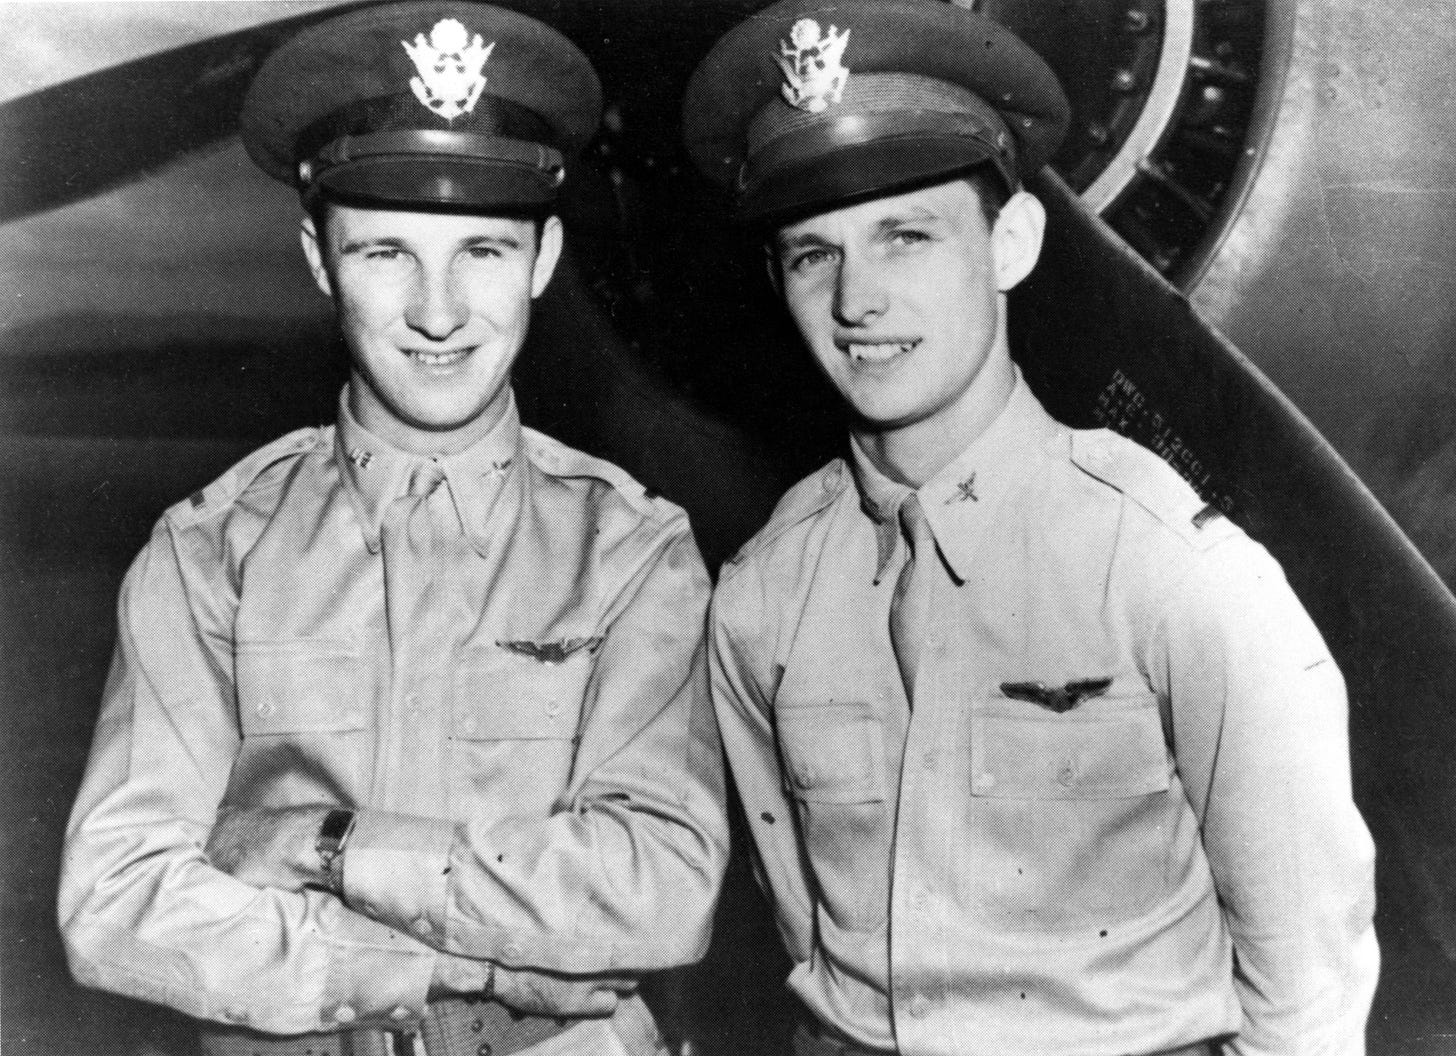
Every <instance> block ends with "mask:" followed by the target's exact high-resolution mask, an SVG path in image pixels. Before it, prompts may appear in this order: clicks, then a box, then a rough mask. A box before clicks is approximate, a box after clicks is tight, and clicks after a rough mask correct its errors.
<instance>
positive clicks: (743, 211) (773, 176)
mask: <svg viewBox="0 0 1456 1056" xmlns="http://www.w3.org/2000/svg"><path fill="white" fill-rule="evenodd" d="M988 161H989V162H991V163H992V165H993V167H994V168H995V170H996V172H997V173H998V175H1000V177H1001V179H1002V181H1003V182H1004V183H1005V184H1006V185H1007V188H1008V189H1014V188H1015V184H1014V183H1013V182H1012V178H1011V176H1010V173H1009V172H1008V171H1007V169H1006V165H1005V162H1004V160H1003V159H1002V158H1001V156H1000V155H998V154H997V153H996V152H995V150H993V149H992V148H991V147H990V146H988V145H986V144H984V143H980V142H978V141H976V140H973V139H968V138H965V137H960V136H955V137H950V136H939V137H915V138H903V139H880V140H876V141H875V142H873V143H864V144H858V145H855V146H851V147H845V148H843V149H842V150H837V151H834V152H832V153H830V154H824V155H821V156H819V157H817V158H814V159H812V160H809V161H805V162H803V163H802V164H798V165H786V166H784V167H783V168H781V169H778V170H776V171H774V172H772V173H769V174H768V175H766V176H764V177H763V178H762V179H761V180H760V181H759V182H758V183H757V185H756V186H754V187H752V188H750V189H749V190H748V191H747V192H746V193H745V194H744V195H743V197H742V198H741V199H740V200H739V203H738V209H737V218H738V219H739V220H740V221H742V222H744V223H755V222H763V221H768V220H784V219H787V218H789V217H792V216H795V215H806V214H809V213H822V212H825V211H827V210H829V209H834V208H837V207H838V206H841V205H845V204H848V203H850V202H851V201H857V200H861V199H864V198H869V197H873V196H877V195H880V194H883V193H886V192H889V191H894V190H898V189H901V188H905V187H909V186H913V185H915V184H920V183H925V182H927V181H929V180H933V179H935V178H936V177H942V176H943V177H949V176H952V175H954V174H955V173H957V172H961V171H963V170H966V169H970V168H974V167H975V166H977V165H980V164H982V163H984V162H988Z"/></svg>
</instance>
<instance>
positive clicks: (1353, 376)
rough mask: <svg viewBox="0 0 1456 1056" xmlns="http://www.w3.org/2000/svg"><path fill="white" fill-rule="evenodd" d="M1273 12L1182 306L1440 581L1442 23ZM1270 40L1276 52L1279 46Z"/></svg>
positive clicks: (1346, 8) (1448, 374) (1453, 35)
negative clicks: (1211, 242) (1256, 131)
mask: <svg viewBox="0 0 1456 1056" xmlns="http://www.w3.org/2000/svg"><path fill="white" fill-rule="evenodd" d="M1452 14H1453V9H1452V5H1451V4H1450V3H1449V2H1432V0H1418V2H1413V3H1409V4H1402V5H1399V6H1394V7H1381V8H1379V9H1378V10H1377V9H1373V8H1371V7H1370V5H1369V4H1364V3H1359V2H1356V0H1272V2H1271V16H1272V17H1271V19H1270V25H1271V28H1272V29H1274V30H1275V31H1276V33H1275V34H1274V36H1273V40H1274V42H1275V44H1276V46H1274V47H1273V48H1272V49H1271V54H1270V55H1269V61H1268V63H1266V68H1268V69H1269V72H1268V73H1266V74H1265V76H1266V79H1269V80H1270V82H1271V84H1272V83H1274V81H1273V77H1271V74H1273V75H1276V76H1277V77H1278V81H1279V83H1280V84H1281V85H1282V89H1281V90H1280V91H1279V92H1278V93H1277V94H1275V95H1274V96H1273V97H1272V98H1270V99H1268V100H1267V103H1268V104H1269V105H1270V109H1272V111H1273V115H1272V121H1271V123H1270V133H1269V137H1268V145H1267V149H1266V151H1265V154H1264V157H1263V159H1262V164H1261V165H1260V166H1259V169H1258V171H1257V172H1256V173H1255V174H1254V178H1253V180H1252V182H1251V185H1250V187H1249V189H1248V193H1247V197H1246V199H1245V200H1244V201H1243V203H1242V207H1241V208H1240V210H1239V212H1238V215H1237V216H1236V217H1235V218H1234V219H1233V221H1232V224H1231V226H1230V227H1229V229H1228V231H1227V234H1226V236H1225V238H1224V239H1223V241H1222V243H1221V244H1220V245H1219V246H1218V247H1217V250H1216V252H1215V254H1214V255H1213V257H1212V259H1211V260H1210V261H1209V262H1208V265H1207V267H1206V269H1205V270H1204V272H1203V274H1202V275H1201V277H1199V278H1198V281H1197V283H1196V285H1194V286H1193V287H1192V289H1191V292H1190V296H1191V299H1192V302H1193V304H1194V306H1195V307H1196V308H1197V309H1198V311H1199V312H1200V313H1201V314H1203V315H1204V316H1205V317H1206V318H1207V319H1209V320H1210V321H1212V322H1213V323H1214V324H1215V325H1217V326H1218V327H1219V328H1220V329H1221V330H1222V331H1223V332H1224V333H1226V334H1227V335H1228V336H1229V338H1230V339H1231V340H1232V341H1233V342H1234V343H1235V344H1236V345H1237V346H1238V347H1239V348H1240V349H1241V350H1242V351H1243V352H1244V353H1245V354H1246V355H1248V356H1249V358H1250V359H1251V360H1253V361H1254V362H1255V363H1257V364H1258V365H1259V366H1260V368H1261V369H1263V371H1264V372H1265V373H1266V374H1268V376H1269V377H1270V378H1271V379H1272V380H1273V381H1274V383H1275V384H1276V385H1278V386H1279V388H1280V389H1281V390H1282V391H1283V392H1284V393H1285V394H1286V395H1287V396H1288V397H1289V398H1290V400H1292V401H1293V402H1294V403H1295V404H1296V405H1297V406H1298V407H1299V408H1300V409H1301V410H1302V411H1303V412H1304V413H1305V414H1306V415H1308V416H1309V418H1310V419H1311V421H1313V422H1314V424H1315V425H1316V426H1317V427H1318V428H1319V429H1320V430H1321V432H1323V433H1324V434H1325V436H1326V437H1328V438H1329V440H1330V442H1331V443H1332V444H1333V445H1334V446H1335V448H1336V449H1337V450H1339V452H1340V453H1341V454H1342V455H1343V456H1344V457H1345V458H1346V460H1347V461H1348V462H1349V463H1350V465H1351V466H1352V468H1353V469H1354V471H1355V472H1356V473H1357V474H1359V476H1360V477H1361V479H1362V480H1364V481H1365V483H1366V484H1367V485H1368V486H1369V487H1370V489H1371V490H1372V491H1373V492H1374V493H1375V495H1376V496H1377V497H1378V498H1379V499H1380V500H1381V502H1382V503H1384V504H1385V506H1386V507H1387V508H1388V509H1389V510H1390V512H1391V513H1392V514H1393V515H1394V517H1395V519H1396V520H1397V521H1398V522H1399V523H1400V524H1401V526H1402V527H1403V528H1404V529H1405V530H1406V531H1407V532H1408V533H1409V535H1410V536H1411V538H1412V539H1414V541H1415V542H1416V544H1417V545H1418V546H1419V547H1420V549H1421V550H1422V552H1423V553H1424V554H1425V555H1426V557H1427V558H1428V559H1429V560H1430V561H1431V563H1432V564H1433V565H1434V566H1435V567H1436V569H1437V570H1438V571H1439V572H1440V573H1441V574H1442V575H1443V576H1444V577H1445V578H1446V580H1447V582H1456V516H1453V513H1452V511H1453V509H1456V413H1453V408H1456V297H1453V296H1452V278H1451V277H1452V275H1453V274H1456V238H1453V237H1452V231H1453V230H1456V178H1453V176H1452V173H1453V172H1456V136H1453V134H1452V131H1451V129H1452V125H1451V116H1450V115H1451V114H1452V113H1453V112H1456V65H1453V63H1452V62H1451V55H1452V53H1453V49H1456V19H1453V17H1452ZM1280 38H1282V39H1280Z"/></svg>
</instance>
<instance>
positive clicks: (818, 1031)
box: [791, 1018, 1223, 1056]
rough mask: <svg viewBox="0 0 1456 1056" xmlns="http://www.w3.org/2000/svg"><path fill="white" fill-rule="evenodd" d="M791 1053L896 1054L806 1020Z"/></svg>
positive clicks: (1202, 1052) (1182, 1051)
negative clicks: (860, 1042) (837, 1033)
mask: <svg viewBox="0 0 1456 1056" xmlns="http://www.w3.org/2000/svg"><path fill="white" fill-rule="evenodd" d="M791 1051H792V1052H793V1056H897V1054H896V1053H894V1052H892V1051H891V1050H889V1049H871V1048H866V1047H865V1046H863V1045H858V1044H856V1043H855V1042H853V1041H850V1040H849V1039H848V1038H843V1037H838V1036H835V1035H834V1034H832V1033H831V1032H830V1030H829V1028H827V1027H824V1026H822V1025H821V1024H819V1023H816V1022H814V1021H812V1020H808V1019H802V1018H801V1019H800V1020H799V1025H798V1027H797V1028H795V1030H794V1040H793V1044H792V1046H791ZM1222 1051H1223V1046H1221V1045H1220V1044H1218V1042H1216V1041H1200V1042H1195V1043H1194V1044H1192V1045H1183V1046H1180V1047H1178V1048H1176V1049H1161V1050H1159V1051H1158V1052H1154V1053H1146V1054H1129V1056H1220V1054H1221V1053H1222Z"/></svg>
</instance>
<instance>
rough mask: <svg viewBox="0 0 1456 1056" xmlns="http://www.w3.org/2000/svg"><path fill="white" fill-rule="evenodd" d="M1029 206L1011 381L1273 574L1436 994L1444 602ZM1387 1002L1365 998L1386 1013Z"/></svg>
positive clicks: (1093, 241)
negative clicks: (1334, 697) (1181, 486)
mask: <svg viewBox="0 0 1456 1056" xmlns="http://www.w3.org/2000/svg"><path fill="white" fill-rule="evenodd" d="M1035 191H1036V193H1037V195H1038V196H1039V197H1040V198H1041V199H1042V200H1043V202H1045V203H1046V205H1047V208H1048V212H1049V214H1050V218H1049V222H1048V225H1047V227H1048V243H1047V246H1046V249H1045V251H1044V253H1043V256H1042V259H1041V262H1040V263H1039V264H1038V267H1037V270H1036V271H1035V272H1034V273H1033V276H1032V278H1031V279H1029V280H1028V281H1027V283H1025V284H1024V288H1023V289H1021V290H1019V291H1018V292H1017V293H1016V294H1015V297H1016V301H1017V303H1016V306H1015V307H1014V309H1013V310H1012V313H1011V319H1012V322H1013V327H1014V330H1015V333H1014V334H1013V340H1014V343H1015V347H1016V350H1017V351H1016V354H1017V357H1018V359H1019V361H1020V362H1021V363H1022V365H1023V369H1024V370H1025V372H1026V375H1027V378H1028V380H1029V381H1030V383H1031V384H1032V385H1033V387H1034V388H1035V389H1036V390H1037V391H1038V393H1039V394H1040V395H1041V396H1042V398H1043V399H1044V400H1045V401H1046V402H1047V405H1048V407H1049V408H1050V409H1051V410H1052V411H1053V413H1055V414H1056V415H1057V416H1058V417H1060V418H1062V419H1063V420H1064V421H1067V422H1069V423H1072V424H1077V425H1106V426H1108V427H1110V428H1114V429H1116V430H1118V431H1119V432H1122V433H1124V434H1126V435H1128V436H1131V437H1132V438H1133V439H1136V440H1138V441H1140V442H1142V443H1143V444H1144V445H1145V446H1148V447H1151V448H1152V449H1154V450H1156V451H1157V452H1158V453H1159V454H1161V455H1162V456H1163V457H1164V458H1165V459H1166V460H1167V461H1169V462H1170V463H1172V464H1173V465H1174V466H1175V467H1176V468H1178V469H1180V471H1182V472H1183V475H1184V476H1185V477H1186V478H1188V479H1190V482H1191V483H1192V484H1193V485H1194V486H1195V487H1197V488H1198V489H1199V490H1200V492H1202V494H1203V496H1204V498H1205V500H1207V501H1208V502H1209V503H1210V504H1212V505H1213V506H1214V507H1215V508H1217V509H1219V510H1221V511H1223V512H1224V513H1226V514H1227V515H1229V516H1230V517H1231V518H1232V519H1233V520H1234V521H1236V522H1237V523H1238V524H1240V525H1241V526H1242V527H1244V528H1245V529H1246V530H1248V532H1249V533H1250V534H1251V535H1252V536H1253V537H1254V538H1255V539H1257V540H1259V541H1260V542H1261V543H1263V544H1264V545H1265V546H1266V547H1268V548H1269V550H1270V551H1271V552H1272V553H1273V554H1274V556H1275V557H1277V558H1278V559H1279V561H1280V562H1281V563H1282V564H1283V566H1284V571H1285V574H1286V575H1287V576H1288V578H1289V581H1290V583H1291V584H1292V585H1293V587H1294V589H1295V591H1296V593H1298V595H1299V597H1300V598H1301V600H1302V601H1303V602H1304V604H1305V606H1306V607H1307V608H1308V610H1309V612H1310V614H1311V616H1313V618H1314V620H1315V622H1316V624H1317V625H1318V626H1319V628H1320V631H1321V633H1322V634H1323V635H1324V637H1325V640H1326V641H1327V643H1328V644H1329V646H1330V648H1331V650H1332V652H1333V653H1334V656H1335V659H1336V660H1337V661H1338V663H1339V665H1340V669H1341V671H1342V672H1343V673H1344V675H1345V679H1346V681H1347V683H1348V686H1349V690H1350V701H1351V755H1352V761H1353V768H1354V778H1355V788H1356V798H1357V800H1358V801H1359V803H1360V805H1361V808H1362V809H1363V810H1364V812H1365V815H1366V817H1367V819H1368V820H1369V822H1370V825H1371V828H1372V830H1374V831H1375V834H1376V839H1377V842H1378V843H1379V844H1380V846H1381V848H1382V851H1383V852H1384V854H1383V860H1384V861H1385V863H1386V866H1387V867H1386V868H1384V869H1382V872H1381V894H1380V895H1379V897H1378V900H1377V902H1378V905H1379V906H1380V910H1379V916H1378V918H1377V921H1378V925H1379V927H1380V930H1381V934H1382V935H1383V936H1387V937H1389V936H1395V935H1400V936H1405V937H1406V938H1403V939H1402V940H1401V945H1400V950H1399V953H1400V956H1401V958H1402V959H1403V960H1407V961H1409V963H1411V964H1415V963H1417V962H1419V963H1420V964H1424V965H1425V966H1426V969H1427V970H1429V971H1431V972H1435V973H1436V977H1443V976H1444V973H1445V972H1449V964H1448V963H1447V962H1446V961H1445V960H1444V958H1445V957H1446V956H1449V954H1446V953H1443V950H1456V930H1453V929H1452V927H1451V926H1450V925H1449V924H1445V923H1443V921H1445V920H1446V919H1447V917H1448V916H1449V911H1448V909H1447V906H1448V904H1449V898H1448V896H1447V894H1446V891H1445V884H1444V881H1443V880H1440V879H1438V877H1439V875H1440V874H1438V873H1433V872H1432V869H1431V868H1430V865H1429V863H1430V862H1431V861H1432V860H1437V859H1439V860H1442V861H1450V860H1452V859H1451V855H1452V854H1453V853H1456V810H1453V804H1456V771H1453V768H1452V767H1451V765H1450V761H1451V759H1452V758H1453V757H1456V724H1453V723H1452V722H1451V719H1450V710H1451V688H1452V687H1453V686H1456V598H1453V597H1452V595H1451V592H1450V591H1449V590H1448V589H1447V588H1446V586H1445V585H1444V584H1443V583H1442V581H1441V579H1440V578H1439V577H1438V576H1437V575H1436V573H1435V572H1434V571H1433V570H1432V568H1431V567H1430V565H1429V564H1427V562H1426V561H1425V559H1424V558H1423V557H1422V556H1421V554H1420V552H1419V551H1417V550H1416V548H1415V546H1414V545H1413V544H1412V543H1411V542H1410V540H1409V539H1408V538H1406V536H1405V535H1404V533H1402V532H1401V530H1400V528H1399V527H1398V526H1397V525H1396V523H1395V521H1394V520H1392V518H1391V517H1390V515H1389V514H1388V513H1387V512H1386V511H1385V509H1384V508H1383V507H1382V506H1381V505H1380V503H1379V502H1378V501H1376V499H1375V497H1374V496H1373V495H1372V494H1371V493H1370V491H1369V490H1368V489H1367V488H1366V487H1365V486H1364V485H1363V484H1362V483H1361V482H1360V480H1359V479H1358V478H1357V477H1356V476H1355V474H1354V473H1353V472H1352V471H1351V470H1350V468H1349V467H1348V466H1347V465H1346V464H1345V462H1344V461H1343V460H1342V459H1341V458H1340V456H1339V455H1338V454H1337V453H1336V452H1335V450H1334V448H1333V447H1331V446H1330V444H1329V443H1328V442H1327V441H1326V440H1325V439H1324V437H1323V436H1321V435H1320V433H1319V432H1318V431H1317V430H1316V429H1315V428H1314V426H1313V425H1311V424H1310V422H1309V421H1308V420H1307V419H1306V418H1305V417H1304V416H1303V415H1302V414H1301V413H1300V412H1299V411H1298V410H1297V409H1296V408H1295V407H1294V405H1293V404H1292V403H1290V402H1289V400H1288V399H1286V398H1285V397H1284V396H1283V395H1282V394H1281V393H1280V392H1279V390H1278V389H1276V388H1275V387H1274V385H1273V384H1272V383H1271V382H1270V381H1269V380H1268V378H1266V377H1265V376H1264V375H1263V374H1262V373H1261V372H1260V371H1259V369H1258V368H1257V367H1255V366H1254V365H1253V364H1252V363H1251V362H1250V361H1249V360H1248V359H1247V358H1245V357H1244V356H1243V355H1242V354H1241V353H1240V352H1239V351H1238V350H1237V349H1236V348H1235V347H1234V346H1233V345H1232V344H1231V343H1230V342H1229V341H1228V340H1227V339H1226V338H1224V337H1223V336H1222V335H1221V334H1219V333H1218V332H1217V331H1216V330H1214V329H1213V328H1212V327H1211V326H1210V325H1209V324H1207V323H1206V322H1204V321H1203V320H1202V319H1201V318H1200V317H1199V316H1198V315H1197V313H1195V312H1194V311H1193V309H1192V308H1191V307H1190V305H1189V304H1188V301H1187V300H1186V299H1185V297H1184V296H1183V295H1182V294H1180V293H1179V292H1178V291H1177V290H1175V289H1174V288H1173V287H1172V286H1170V285H1169V284H1168V283H1167V282H1166V281H1165V280H1163V279H1162V278H1161V277H1160V276H1159V275H1158V274H1157V273H1156V272H1155V271H1154V270H1153V269H1152V268H1151V267H1150V266H1149V265H1148V264H1147V263H1146V262H1145V261H1144V260H1143V259H1142V258H1141V257H1139V256H1138V255H1137V254H1136V253H1134V252H1133V251H1132V250H1131V249H1130V248H1129V247H1128V246H1127V244H1126V243H1124V242H1123V241H1122V240H1121V239H1120V238H1118V237H1117V235H1116V234H1115V233H1114V232H1113V231H1112V230H1111V229H1110V228H1109V227H1107V225H1106V224H1104V223H1103V222H1102V221H1101V220H1100V219H1099V218H1097V217H1096V216H1094V215H1092V214H1091V213H1090V212H1089V211H1088V210H1087V209H1086V208H1085V207H1084V206H1083V205H1082V203H1081V202H1080V201H1079V200H1078V199H1077V198H1076V196H1075V195H1073V194H1072V192H1071V191H1070V190H1069V189H1068V188H1067V186H1066V185H1065V184H1064V183H1063V182H1062V181H1061V180H1060V179H1059V178H1058V177H1057V176H1056V175H1055V174H1053V173H1050V172H1044V173H1043V174H1042V175H1041V176H1039V177H1038V179H1037V183H1036V186H1035ZM1393 885H1394V886H1393ZM1385 941H1390V940H1389V939H1388V938H1387V939H1386V940H1383V942H1385ZM1395 952H1396V951H1395V950H1391V951H1390V953H1391V954H1392V955H1393V954H1394V953H1395ZM1392 959H1393V958H1392ZM1443 964H1445V965H1446V967H1445V968H1444V969H1442V968H1441V967H1440V966H1441V965H1443ZM1396 989H1398V988H1395V989H1392V988H1384V989H1383V990H1382V993H1385V994H1387V995H1388V1000H1390V1001H1396V1002H1399V1001H1401V1000H1403V999H1402V998H1400V997H1399V995H1398V994H1397V993H1396ZM1391 1014H1393V1015H1399V1014H1401V1013H1397V1012H1392V1013H1391Z"/></svg>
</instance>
